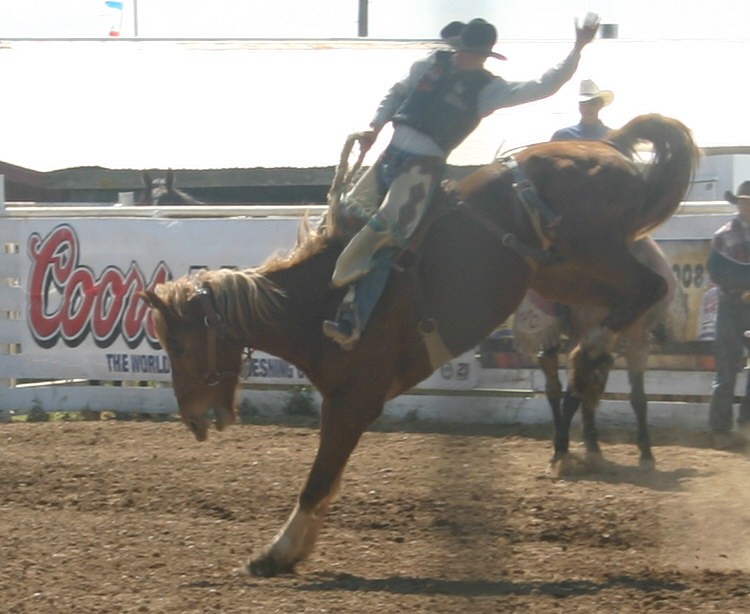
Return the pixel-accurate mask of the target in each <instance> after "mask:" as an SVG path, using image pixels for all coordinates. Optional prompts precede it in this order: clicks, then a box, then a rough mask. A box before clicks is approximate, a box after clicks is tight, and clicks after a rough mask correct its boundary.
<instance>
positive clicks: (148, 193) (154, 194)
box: [139, 168, 202, 206]
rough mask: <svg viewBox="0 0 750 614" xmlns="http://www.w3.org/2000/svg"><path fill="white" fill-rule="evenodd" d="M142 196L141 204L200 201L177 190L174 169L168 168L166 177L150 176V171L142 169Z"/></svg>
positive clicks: (176, 203) (177, 203) (193, 203)
mask: <svg viewBox="0 0 750 614" xmlns="http://www.w3.org/2000/svg"><path fill="white" fill-rule="evenodd" d="M143 186H144V190H143V196H142V197H141V199H140V201H139V204H141V205H152V206H157V205H200V204H202V203H201V201H199V200H196V199H195V198H193V197H192V196H190V195H189V194H188V193H186V192H183V191H182V190H178V189H177V188H176V187H175V186H174V171H173V170H172V169H171V168H170V169H169V170H167V175H166V177H157V178H156V179H154V178H153V177H151V173H149V172H148V171H143Z"/></svg>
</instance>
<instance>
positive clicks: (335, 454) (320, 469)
mask: <svg viewBox="0 0 750 614" xmlns="http://www.w3.org/2000/svg"><path fill="white" fill-rule="evenodd" d="M360 397H361V394H360ZM347 408H348V409H347ZM352 408H356V411H354V410H353V409H352ZM382 409H383V403H382V401H381V402H380V403H379V404H378V403H375V402H371V403H369V404H363V403H362V400H361V398H360V399H359V400H357V396H356V395H353V394H350V395H348V396H347V397H346V399H343V398H338V399H336V400H335V401H332V400H330V399H327V398H324V399H323V403H322V406H321V417H320V441H319V444H318V452H317V454H316V456H315V461H314V462H313V465H312V468H311V469H310V473H309V475H308V477H307V481H306V482H305V485H304V487H303V488H302V491H301V492H300V494H299V497H298V499H297V504H296V505H295V507H294V510H293V511H292V513H291V514H290V516H289V518H288V519H287V521H286V523H285V524H284V526H283V527H282V528H281V530H280V531H279V532H278V533H277V534H276V536H275V537H274V539H273V541H272V542H271V544H270V545H269V546H268V547H267V548H266V549H265V550H264V551H262V552H261V553H260V554H259V555H257V556H255V557H254V558H252V559H251V560H250V561H249V562H248V564H247V568H246V570H247V571H249V572H250V573H251V574H252V575H254V576H264V577H271V576H275V575H277V574H280V573H289V572H291V571H293V570H294V566H295V565H296V564H297V563H298V562H299V561H301V560H303V559H305V558H306V557H307V556H308V555H309V554H310V552H312V550H313V548H314V546H315V542H316V541H317V538H318V533H319V532H320V528H321V526H322V525H323V520H324V518H325V514H326V512H327V510H328V506H329V505H330V503H331V501H333V499H334V498H335V496H336V493H337V491H338V489H339V486H340V483H341V476H342V473H343V471H344V467H345V466H346V463H347V461H348V460H349V456H350V455H351V453H352V451H353V450H354V448H355V447H356V446H357V443H358V442H359V439H360V437H361V436H362V433H363V432H364V431H365V429H366V428H367V426H368V425H369V424H370V423H371V422H372V421H373V420H375V419H376V418H377V417H378V415H380V413H381V412H382Z"/></svg>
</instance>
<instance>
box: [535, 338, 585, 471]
mask: <svg viewBox="0 0 750 614" xmlns="http://www.w3.org/2000/svg"><path fill="white" fill-rule="evenodd" d="M559 353H560V346H559V345H556V346H554V347H551V348H547V349H545V350H542V351H541V352H540V353H539V355H538V356H537V362H538V363H539V367H540V369H541V370H542V373H544V393H545V395H546V397H547V402H548V403H549V406H550V409H551V410H552V421H553V424H554V431H555V432H554V435H553V445H554V453H553V455H552V458H551V459H550V461H549V465H548V466H547V472H548V473H549V474H550V475H552V476H554V477H560V476H562V475H565V474H568V473H570V472H571V469H572V459H571V457H570V451H569V448H570V424H571V422H572V420H573V416H574V415H575V413H576V411H577V410H578V405H579V404H580V399H578V397H576V396H575V395H574V394H573V393H572V391H571V390H570V389H568V390H567V391H566V392H565V394H564V395H563V389H562V384H561V383H560V373H559V367H560V361H559Z"/></svg>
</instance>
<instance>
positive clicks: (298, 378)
mask: <svg viewBox="0 0 750 614" xmlns="http://www.w3.org/2000/svg"><path fill="white" fill-rule="evenodd" d="M324 210H325V207H324V206H321V205H313V206H309V207H298V206H264V207H258V206H244V205H235V206H215V205H207V206H198V207H197V206H189V207H168V208H167V207H135V206H113V205H111V204H99V205H69V204H56V205H47V206H43V205H34V204H29V203H23V204H21V203H7V204H6V205H5V207H4V208H0V217H2V218H3V219H2V220H0V221H1V222H2V223H0V246H1V247H2V249H0V387H1V388H0V414H2V415H5V416H6V417H7V416H8V415H9V414H11V413H13V412H16V413H25V412H28V411H30V410H32V409H42V410H44V411H81V410H88V411H106V410H109V411H117V412H140V413H174V412H175V411H176V403H175V401H174V397H173V394H172V390H171V388H170V387H169V381H170V379H169V370H168V365H164V363H163V361H164V354H163V352H161V350H160V349H159V348H158V346H157V345H156V344H155V340H154V339H152V338H150V337H149V331H148V330H147V327H146V326H145V324H143V323H142V322H140V321H138V320H137V317H141V318H142V317H143V313H140V312H138V311H137V309H136V306H135V303H134V301H135V298H134V292H135V290H136V289H137V288H138V286H139V284H141V285H147V284H151V283H155V281H156V280H158V277H159V275H166V276H172V277H178V276H180V275H182V274H185V273H188V272H190V271H193V270H196V269H197V268H201V267H210V268H215V267H219V266H254V265H257V264H260V263H261V262H262V261H263V260H264V259H265V258H266V257H267V256H268V255H270V254H271V253H274V252H275V251H278V250H279V249H288V248H291V247H292V246H293V244H294V241H295V240H296V234H297V229H298V226H299V222H300V220H301V219H302V218H303V217H304V216H312V217H313V218H316V217H319V216H320V215H322V214H323V212H324ZM730 213H731V211H730V210H728V208H727V206H726V203H686V204H684V205H683V206H682V208H681V210H680V213H679V214H678V215H677V216H675V217H674V218H673V219H672V220H670V221H669V222H668V223H667V224H665V225H664V227H662V228H660V229H659V230H658V232H657V233H656V234H655V236H656V238H657V240H659V241H660V243H661V244H662V245H668V246H669V247H670V249H671V252H669V253H668V255H670V254H673V255H674V254H676V256H675V260H674V262H675V266H676V269H675V272H676V273H678V274H679V275H680V276H681V282H682V283H683V285H684V286H685V290H686V291H688V292H690V293H692V294H691V301H692V306H691V309H692V311H694V312H695V311H696V310H697V309H698V307H699V306H700V302H701V297H702V296H703V293H704V292H705V289H706V284H705V279H706V278H705V272H704V271H702V269H701V267H703V266H705V258H704V256H705V248H706V246H707V245H708V240H709V238H710V236H711V233H712V232H713V231H714V230H715V229H716V228H718V227H719V226H720V225H721V224H722V223H723V222H724V221H725V220H727V219H729V216H730ZM683 248H684V249H683ZM701 250H704V251H701ZM683 252H685V254H687V255H684V254H683ZM699 277H700V279H701V280H702V281H701V284H702V285H699V284H698V283H696V279H698V278H699ZM691 284H692V285H691ZM118 292H119V293H121V294H123V296H120V295H118ZM125 294H127V295H126V296H125ZM120 298H123V300H122V301H120V300H119V299H120ZM115 309H120V312H118V313H114V311H113V310H115ZM698 317H699V316H698V314H696V313H694V314H693V319H694V320H695V319H697V318H698ZM691 326H692V327H693V330H697V328H696V326H695V322H693V324H691ZM696 334H697V333H696ZM686 342H687V343H693V345H695V340H694V339H686ZM272 360H274V359H272V358H269V361H272ZM276 360H278V359H276ZM454 363H456V364H454ZM458 363H461V365H462V366H463V367H464V368H463V369H459V368H448V369H445V370H440V371H438V372H436V374H434V375H433V376H432V377H431V378H429V379H428V380H427V381H425V382H424V383H423V384H421V385H420V386H419V387H417V388H415V389H414V390H413V391H411V392H410V393H408V394H406V395H403V396H402V397H399V398H398V399H394V400H393V401H391V402H390V403H388V405H387V407H386V414H388V415H393V416H402V417H421V418H424V419H440V420H452V421H479V422H483V421H490V422H498V421H499V422H541V421H544V422H546V421H548V420H549V410H548V407H547V403H546V400H545V399H544V395H543V390H544V382H543V381H542V375H541V373H540V372H539V371H538V370H536V369H531V368H529V369H517V368H510V369H503V368H484V367H483V366H482V365H481V364H480V361H479V360H477V359H476V358H475V357H474V356H473V355H467V356H463V357H459V358H457V359H456V360H455V361H453V363H451V365H449V366H450V367H457V366H458ZM275 367H276V372H275V373H274V374H273V375H272V376H268V374H263V373H261V372H260V370H258V372H256V373H252V372H251V373H249V375H248V377H247V378H246V379H245V380H244V381H243V386H242V388H241V390H240V391H239V398H238V400H239V402H240V404H244V405H245V406H246V407H253V408H255V409H254V410H257V411H258V412H259V413H274V412H279V411H283V410H282V408H283V406H284V404H285V403H286V402H288V401H289V399H290V398H291V397H292V396H293V395H294V394H296V393H297V392H298V391H299V390H301V389H303V390H305V389H308V388H309V383H307V381H306V380H305V379H304V375H303V374H299V373H297V372H296V371H295V370H294V368H293V367H291V366H289V365H286V366H285V365H280V364H276V365H275ZM280 372H281V373H288V375H287V376H279V375H278V373H280ZM457 373H461V374H462V375H461V379H457V375H456V374H457ZM711 379H712V373H711V371H710V370H707V369H706V370H697V371H696V370H687V369H676V370H662V369H660V368H658V367H657V368H652V370H650V371H649V372H648V374H647V381H646V389H647V392H648V394H649V397H650V400H651V414H650V415H651V420H652V422H654V423H659V422H660V421H662V422H663V421H664V420H667V419H668V420H671V421H673V422H684V423H685V424H686V425H687V426H699V427H700V426H705V423H706V417H705V414H706V401H707V399H708V395H709V393H710V390H711ZM144 383H145V384H146V385H144ZM741 385H744V382H741V383H740V382H738V394H740V393H741V390H739V388H740V386H741ZM627 392H628V385H627V378H626V374H625V373H624V372H623V371H621V370H615V371H613V373H612V375H611V377H610V381H609V383H608V387H607V397H606V398H605V401H604V402H603V404H602V407H601V409H600V418H601V420H603V422H604V423H606V422H607V420H610V421H612V422H614V423H622V424H625V423H628V424H629V423H632V416H631V414H632V412H631V411H630V408H629V405H628V403H627V400H626V395H627ZM311 393H312V394H313V395H315V392H314V391H311Z"/></svg>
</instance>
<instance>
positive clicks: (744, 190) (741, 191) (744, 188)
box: [724, 181, 750, 205]
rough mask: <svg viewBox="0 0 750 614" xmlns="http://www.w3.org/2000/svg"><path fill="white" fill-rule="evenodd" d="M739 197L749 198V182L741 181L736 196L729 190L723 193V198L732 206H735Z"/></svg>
mask: <svg viewBox="0 0 750 614" xmlns="http://www.w3.org/2000/svg"><path fill="white" fill-rule="evenodd" d="M740 196H745V197H750V181H743V182H742V183H741V184H740V187H739V188H737V194H732V192H731V190H727V191H726V192H724V198H726V199H727V201H729V202H730V203H732V204H733V205H736V204H737V201H738V200H739V197H740ZM743 200H744V199H743Z"/></svg>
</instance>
